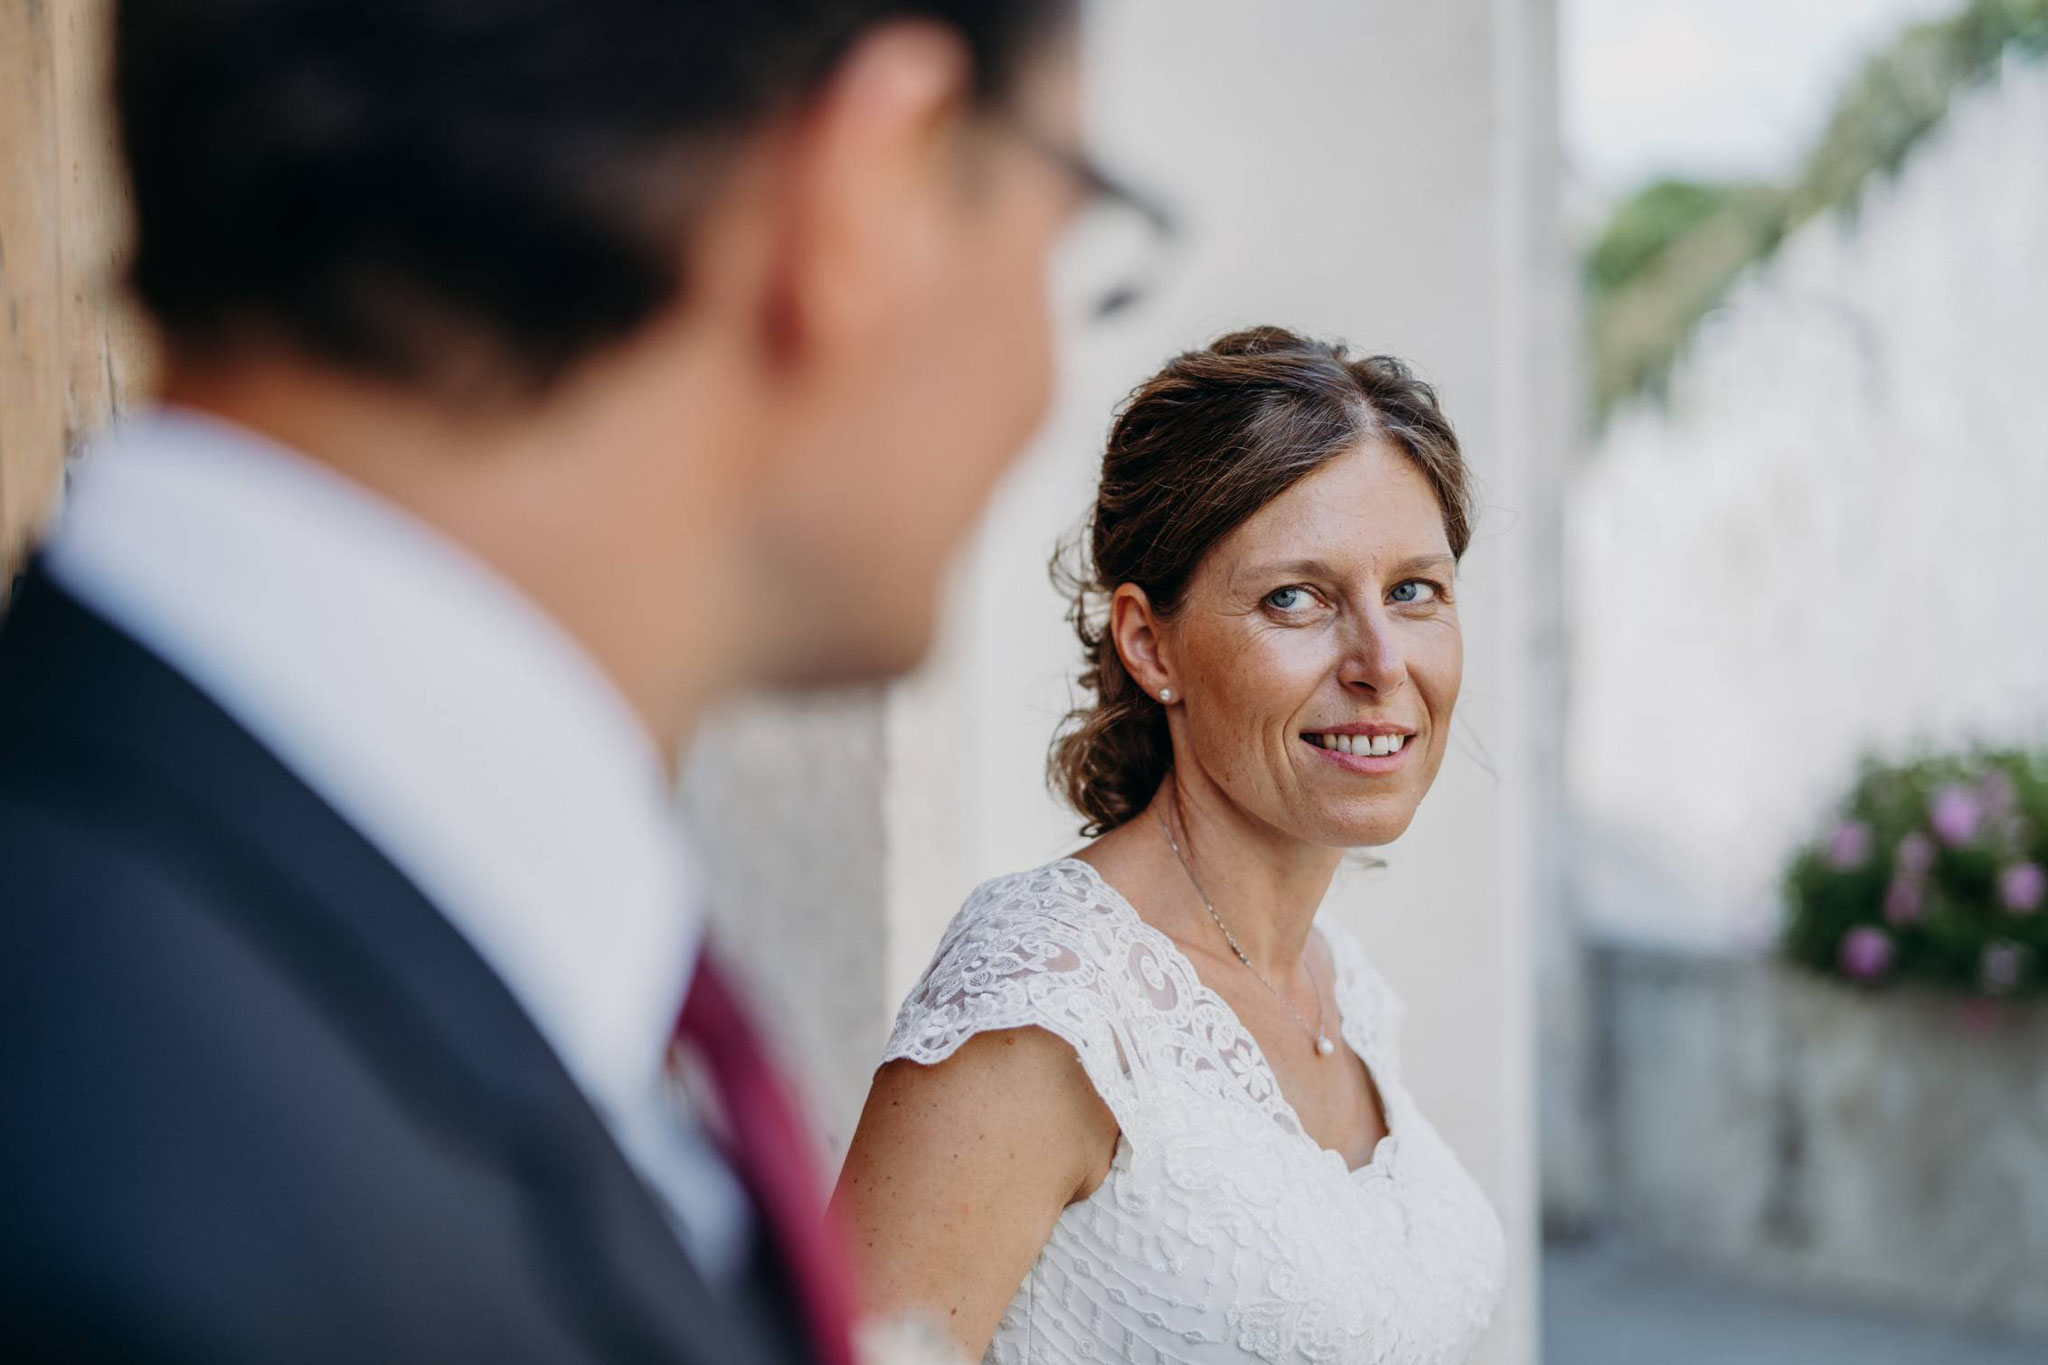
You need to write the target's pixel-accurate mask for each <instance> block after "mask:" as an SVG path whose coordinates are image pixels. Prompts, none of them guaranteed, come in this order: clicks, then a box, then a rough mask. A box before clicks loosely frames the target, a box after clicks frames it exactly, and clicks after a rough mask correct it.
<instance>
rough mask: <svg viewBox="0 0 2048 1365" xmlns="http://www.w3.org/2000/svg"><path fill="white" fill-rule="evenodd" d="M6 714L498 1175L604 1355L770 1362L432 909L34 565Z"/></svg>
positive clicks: (436, 1127)
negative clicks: (525, 1205) (513, 1187)
mask: <svg viewBox="0 0 2048 1365" xmlns="http://www.w3.org/2000/svg"><path fill="white" fill-rule="evenodd" d="M0 717H5V718H6V720H5V721H4V723H0V746H4V747H5V749H6V750H7V751H8V756H9V758H10V760H11V761H14V762H17V763H26V764H30V765H34V766H37V767H39V768H40V769H41V772H42V779H43V781H44V783H45V785H46V786H47V787H49V788H50V789H52V790H61V789H64V788H66V787H68V788H70V790H71V791H72V792H73V794H74V795H75V796H76V797H77V799H79V800H81V801H89V802H90V803H91V805H90V809H91V811H92V813H93V814H94V815H95V817H96V818H100V819H112V820H115V821H118V822H119V823H120V825H121V826H122V828H123V830H124V832H125V833H126V834H128V835H129V836H130V837H132V838H134V839H135V840H137V841H138V842H140V843H142V844H145V845H147V846H149V847H150V848H151V849H152V850H153V851H154V852H156V853H157V854H158V855H159V856H160V857H162V858H164V859H166V860H168V861H171V862H173V863H176V864H178V865H181V866H182V867H184V868H185V869H186V870H187V871H188V872H189V873H190V874H191V875H193V876H194V877H195V878H196V879H199V881H200V884H202V885H205V886H208V887H209V888H210V889H211V890H212V892H213V894H211V895H209V897H208V903H209V905H210V906H211V907H212V908H214V909H215V910H216V912H217V913H218V914H219V915H220V916H221V917H222V918H223V920H224V921H227V922H229V923H231V925H232V927H233V928H234V929H235V931H236V932H238V933H239V934H241V935H243V936H244V937H245V938H246V939H247V940H248V941H249V942H251V944H252V945H253V946H255V947H256V948H257V949H258V950H259V951H261V952H262V953H264V954H265V955H266V956H267V957H269V958H271V959H272V960H273V961H275V962H276V963H277V964H278V965H279V967H280V969H281V970H282V971H283V972H284V973H286V974H287V975H288V976H289V977H290V978H291V979H292V980H294V981H295V982H296V983H297V984H298V986H299V988H300V989H301V990H303V991H304V992H305V994H306V995H307V997H308V998H309V999H311V1000H313V1001H315V1002H316V1003H317V1005H318V1006H319V1007H320V1008H321V1009H322V1010H323V1011H324V1012H326V1013H327V1014H328V1015H329V1016H330V1017H331V1018H333V1019H334V1020H335V1021H336V1023H337V1025H338V1027H339V1028H340V1029H341V1030H342V1031H343V1032H344V1033H345V1034H346V1036H349V1037H350V1038H352V1039H353V1040H354V1041H355V1043H356V1045H357V1046H358V1047H359V1048H360V1049H361V1050H362V1051H363V1053H364V1054H365V1055H366V1056H367V1057H369V1058H370V1060H371V1062H372V1064H373V1065H374V1066H375V1067H376V1068H377V1070H378V1071H379V1073H380V1074H382V1075H384V1076H385V1077H387V1078H388V1080H389V1083H390V1084H391V1086H392V1089H393V1091H394V1093H396V1094H397V1095H399V1096H400V1098H401V1100H402V1101H403V1102H404V1103H406V1104H407V1105H408V1106H409V1107H410V1108H411V1109H412V1110H413V1111H414V1112H415V1113H416V1114H417V1116H418V1118H419V1120H420V1122H421V1124H422V1126H423V1127H426V1128H428V1129H430V1130H432V1131H433V1132H435V1133H436V1134H437V1135H439V1136H440V1137H441V1138H442V1139H443V1140H444V1141H446V1142H449V1143H451V1144H454V1145H456V1146H458V1147H463V1148H467V1149H470V1150H472V1151H473V1152H475V1153H476V1155H477V1156H478V1157H480V1158H483V1159H487V1160H491V1161H494V1162H498V1163H501V1164H502V1165H503V1167H504V1168H506V1169H507V1170H508V1171H509V1172H511V1173H512V1175H513V1176H514V1178H515V1179H516V1180H517V1182H518V1184H519V1186H520V1187H521V1188H522V1189H523V1190H524V1191H525V1193H526V1195H527V1197H528V1199H529V1200H530V1201H531V1204H532V1207H533V1210H534V1213H535V1217H534V1219H533V1220H532V1224H531V1225H532V1227H533V1230H534V1237H535V1241H536V1248H537V1251H538V1252H539V1253H540V1257H541V1260H542V1263H544V1264H546V1265H547V1266H548V1267H549V1269H550V1272H551V1275H552V1278H553V1282H554V1284H555V1285H556V1287H557V1288H558V1290H559V1292H560V1294H561V1296H562V1299H563V1306H564V1308H565V1310H566V1311H567V1312H568V1313H569V1314H570V1315H572V1316H573V1318H574V1319H576V1320H578V1321H580V1322H582V1323H584V1324H585V1325H586V1330H587V1331H588V1333H589V1334H590V1335H591V1336H592V1338H593V1339H594V1340H596V1341H599V1342H602V1343H604V1344H605V1346H606V1348H607V1353H608V1354H611V1355H614V1356H616V1357H618V1358H630V1359H664V1360H680V1361H686V1362H689V1361H702V1362H703V1365H714V1362H716V1365H749V1362H755V1361H765V1360H767V1359H770V1358H771V1357H770V1356H769V1354H767V1352H768V1347H767V1345H766V1343H764V1342H761V1341H759V1340H756V1339H755V1337H756V1333H755V1332H753V1331H752V1330H749V1329H748V1328H746V1327H745V1326H744V1325H743V1324H742V1322H740V1321H739V1320H738V1318H737V1316H736V1315H735V1314H734V1313H733V1312H732V1311H731V1304H730V1301H729V1296H721V1297H719V1298H714V1297H713V1296H712V1295H711V1293H710V1292H709V1291H708V1289H707V1287H706V1286H705V1284H704V1282H703V1281H702V1280H701V1279H700V1278H699V1277H698V1275H697V1274H696V1272H695V1270H694V1269H693V1267H692V1266H691V1265H690V1263H689V1260H688V1258H687V1257H686V1256H685V1255H684V1254H683V1253H682V1250H681V1247H680V1244H679V1243H678V1242H677V1241H676V1239H675V1237H674V1235H673V1233H672V1232H671V1230H670V1228H669V1227H668V1225H667V1223H666V1220H665V1218H664V1216H663V1214H662V1211H661V1209H660V1207H659V1206H658V1205H657V1203H656V1202H655V1200H654V1198H653V1197H652V1196H651V1195H650V1194H649V1192H648V1191H647V1189H646V1187H645V1186H644V1185H643V1184H642V1183H641V1181H640V1180H639V1179H638V1177H637V1176H636V1175H635V1174H634V1173H633V1171H632V1170H631V1168H630V1167H629V1166H628V1165H627V1163H626V1162H625V1160H624V1158H623V1156H622V1155H621V1154H620V1152H619V1151H618V1148H617V1146H616V1145H615V1144H614V1143H613V1142H612V1140H611V1138H610V1136H609V1134H608V1133H607V1132H606V1131H605V1130H604V1128H603V1125H602V1123H601V1122H600V1121H599V1120H598V1118H597V1115H596V1114H595V1112H594V1111H593V1110H592V1109H591V1108H590V1106H589V1104H588V1102H587V1101H586V1100H585V1099H584V1097H583V1095H582V1093H581V1092H580V1090H578V1089H577V1087H576V1086H575V1084H574V1082H573V1081H572V1080H571V1079H570V1077H569V1076H568V1074H567V1073H566V1072H565V1071H564V1069H563V1068H562V1066H561V1063H560V1061H559V1059H558V1058H557V1057H556V1056H555V1055H554V1053H553V1051H552V1050H551V1049H550V1048H549V1047H548V1046H547V1044H546V1042H545V1041H544V1040H543V1039H542V1037H541V1036H540V1034H539V1032H538V1031H537V1030H536V1029H535V1028H534V1026H533V1024H532V1022H531V1020H530V1019H528V1018H527V1016H526V1015H525V1013H524V1012H523V1011H522V1010H521V1009H520V1008H519V1006H518V1004H517V1003H516V1001H515V1000H514V999H513V997H512V996H511V994H510V992H509V991H508V990H507V989H506V988H505V986H504V984H503V982H501V981H500V980H499V979H498V978H497V976H496V975H495V974H494V973H492V972H491V971H490V969H489V968H488V967H487V966H486V965H485V964H484V962H483V960H482V959H481V958H480V957H479V956H478V955H477V954H476V952H475V950H474V949H473V948H471V946H470V945H469V944H468V942H467V941H466V940H464V939H463V938H462V936H461V935H460V934H459V933H458V932H457V931H456V930H455V929H454V927H453V926H452V925H451V924H450V923H449V922H448V921H447V919H446V918H445V917H443V916H442V915H441V914H440V913H439V912H438V911H437V910H436V909H435V908H434V907H433V906H432V905H431V904H430V903H429V902H428V901H427V900H426V899H425V897H424V896H423V895H422V894H421V893H420V892H419V890H418V889H417V888H416V887H414V886H413V885H412V883H410V882H409V881H408V880H407V879H406V878H405V877H404V876H403V875H402V874H401V873H400V872H399V871H398V870H397V868H396V867H394V866H393V865H392V864H391V863H390V862H389V861H388V860H387V859H386V858H384V857H383V856H382V855H381V854H380V853H379V852H378V851H377V850H376V849H375V848H374V847H373V846H372V845H371V844H370V843H369V842H368V841H367V840H365V839H364V838H363V837H362V836H361V835H360V834H359V833H358V832H357V831H356V830H355V829H353V828H352V827H351V826H349V825H348V824H347V823H346V822H345V821H343V820H342V819H341V817H340V816H339V815H338V814H336V813H335V812H334V811H333V810H332V808H330V807H329V806H327V805H326V804H325V803H324V802H323V801H322V800H321V799H320V798H319V796H318V795H317V794H315V793H314V792H313V791H312V790H311V789H310V788H309V787H307V786H306V785H305V784H304V783H303V782H302V781H300V780H299V779H298V778H297V777H296V776H295V775H294V774H293V773H291V772H290V771H289V770H288V769H286V768H285V767H284V765H283V764H282V763H281V762H280V761H279V760H278V759H277V758H276V757H275V756H274V755H272V754H271V753H270V752H269V751H268V750H266V749H264V748H263V747H262V745H261V744H259V743H258V742H257V741H256V740H255V739H254V738H253V737H252V736H251V735H249V734H248V733H247V732H246V731H245V730H243V729H242V728H241V727H240V726H239V725H237V724H236V723H235V722H234V720H233V719H232V718H231V717H229V716H228V715H227V714H226V713H225V712H223V711H222V710H221V709H220V708H219V707H218V706H217V705H215V704H214V703H213V702H212V700H211V699H210V698H208V697H206V696H205V695H204V694H203V693H201V692H200V691H199V690H198V689H196V688H195V687H193V686H192V685H191V684H190V683H189V682H188V681H187V680H185V679H184V678H183V677H182V676H180V675H179V674H177V673H176V672H175V671H174V670H172V669H171V668H170V667H169V666H168V665H166V664H164V663H163V662H162V661H161V660H159V659H158V658H157V657H156V656H155V655H153V654H151V653H149V652H148V651H147V650H146V649H144V648H143V647H142V646H141V645H139V644H137V643H136V642H135V641H134V640H132V639H130V638H129V637H128V636H126V635H125V634H123V633H121V632H120V631H118V630H117V629H115V628H114V627H113V626H111V625H109V624H108V623H106V622H105V621H104V620H102V619H100V618H99V617H98V616H96V615H94V614H93V613H92V612H90V611H89V610H88V609H86V608H85V607H84V606H82V605H81V604H79V603H78V602H77V601H75V600H74V599H72V598H71V597H70V596H69V595H68V594H66V593H65V592H64V591H63V590H62V588H60V587H59V586H58V585H56V584H55V583H54V582H52V581H51V580H50V579H49V578H48V577H47V575H45V574H43V573H42V572H40V571H39V570H37V569H34V568H32V569H31V571H30V572H29V574H28V575H27V576H26V578H25V579H24V580H23V582H22V583H21V585H20V588H19V590H18V591H17V593H16V595H15V599H14V602H13V604H12V607H11V609H10V611H9V613H8V616H7V619H6V622H5V624H4V627H0Z"/></svg>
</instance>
